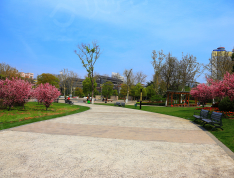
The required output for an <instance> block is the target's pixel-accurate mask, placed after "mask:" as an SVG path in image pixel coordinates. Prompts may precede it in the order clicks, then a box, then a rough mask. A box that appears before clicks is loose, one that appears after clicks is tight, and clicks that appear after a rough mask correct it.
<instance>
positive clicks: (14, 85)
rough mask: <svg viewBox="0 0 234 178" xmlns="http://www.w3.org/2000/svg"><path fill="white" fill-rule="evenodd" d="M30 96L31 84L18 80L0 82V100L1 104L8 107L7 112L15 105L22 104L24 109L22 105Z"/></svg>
mask: <svg viewBox="0 0 234 178" xmlns="http://www.w3.org/2000/svg"><path fill="white" fill-rule="evenodd" d="M31 94H32V84H30V83H29V82H28V81H24V80H21V79H18V78H12V80H9V79H8V78H6V80H0V98H2V99H3V104H4V105H6V106H8V107H9V109H8V110H11V108H12V107H13V105H14V104H15V103H20V104H22V105H23V109H24V104H25V103H26V102H27V100H28V99H29V98H30V96H31Z"/></svg>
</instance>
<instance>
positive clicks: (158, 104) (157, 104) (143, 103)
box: [136, 102, 165, 106]
mask: <svg viewBox="0 0 234 178" xmlns="http://www.w3.org/2000/svg"><path fill="white" fill-rule="evenodd" d="M136 103H137V104H140V102H136ZM141 105H155V106H165V103H145V102H142V103H141Z"/></svg>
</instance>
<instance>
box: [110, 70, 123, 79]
mask: <svg viewBox="0 0 234 178" xmlns="http://www.w3.org/2000/svg"><path fill="white" fill-rule="evenodd" d="M111 77H112V78H117V79H119V80H121V81H124V76H121V75H120V74H118V73H115V72H112V75H111Z"/></svg>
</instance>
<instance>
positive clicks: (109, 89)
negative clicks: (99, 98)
mask: <svg viewBox="0 0 234 178" xmlns="http://www.w3.org/2000/svg"><path fill="white" fill-rule="evenodd" d="M113 87H114V84H113V83H112V82H110V81H108V82H106V83H104V84H103V85H102V95H103V96H105V97H107V98H108V97H109V96H111V95H112V94H113Z"/></svg>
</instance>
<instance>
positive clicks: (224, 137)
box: [101, 103, 234, 152]
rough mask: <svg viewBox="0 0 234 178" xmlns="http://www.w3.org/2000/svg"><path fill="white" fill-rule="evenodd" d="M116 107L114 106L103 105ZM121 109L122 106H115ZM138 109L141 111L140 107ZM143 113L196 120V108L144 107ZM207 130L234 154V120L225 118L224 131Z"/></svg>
mask: <svg viewBox="0 0 234 178" xmlns="http://www.w3.org/2000/svg"><path fill="white" fill-rule="evenodd" d="M101 105H109V106H114V104H109V103H108V104H101ZM115 107H120V106H115ZM125 107H126V108H131V109H135V106H134V105H126V106H125ZM136 109H140V106H139V105H138V106H137V108H136ZM141 109H142V110H143V111H149V112H155V113H160V114H166V115H171V116H177V117H181V118H184V119H189V120H192V121H193V120H194V118H193V115H194V111H199V110H195V108H194V107H191V108H190V107H157V106H142V107H141ZM195 123H197V124H199V125H203V123H202V122H201V121H196V122H195ZM204 128H205V129H206V130H208V131H209V132H210V133H212V134H213V135H214V136H215V137H216V138H218V139H219V140H220V141H221V142H222V143H223V144H224V145H226V146H227V147H228V148H229V149H230V150H232V151H233V152H234V119H227V118H223V127H222V128H223V131H222V130H221V129H219V128H218V129H216V130H215V131H212V132H211V131H210V130H211V129H212V128H213V127H212V126H210V125H209V124H206V125H205V126H204Z"/></svg>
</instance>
